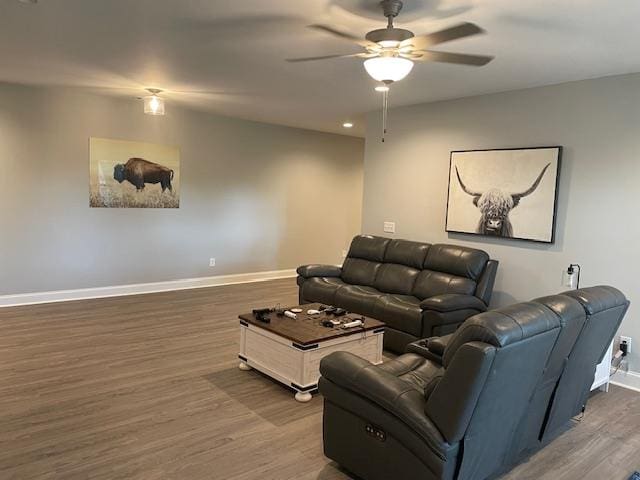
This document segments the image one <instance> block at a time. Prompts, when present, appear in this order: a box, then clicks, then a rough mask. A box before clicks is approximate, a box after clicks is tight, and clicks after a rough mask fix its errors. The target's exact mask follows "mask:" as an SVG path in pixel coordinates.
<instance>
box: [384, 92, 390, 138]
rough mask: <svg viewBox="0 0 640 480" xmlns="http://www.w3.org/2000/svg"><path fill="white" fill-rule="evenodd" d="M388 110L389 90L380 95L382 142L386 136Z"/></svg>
mask: <svg viewBox="0 0 640 480" xmlns="http://www.w3.org/2000/svg"><path fill="white" fill-rule="evenodd" d="M388 109H389V90H385V91H384V92H383V93H382V141H383V142H384V137H385V135H386V134H387V115H388V113H387V112H388Z"/></svg>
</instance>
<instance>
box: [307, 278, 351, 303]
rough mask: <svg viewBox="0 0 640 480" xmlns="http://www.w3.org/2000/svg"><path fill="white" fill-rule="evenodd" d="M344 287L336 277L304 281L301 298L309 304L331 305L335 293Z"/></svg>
mask: <svg viewBox="0 0 640 480" xmlns="http://www.w3.org/2000/svg"><path fill="white" fill-rule="evenodd" d="M344 285H346V284H345V283H344V282H343V281H342V280H341V279H339V278H337V277H314V278H308V279H307V280H305V282H304V284H303V285H302V298H304V299H305V300H307V301H309V302H318V303H325V304H327V305H333V304H334V301H335V296H336V292H337V291H338V289H339V288H340V287H342V286H344Z"/></svg>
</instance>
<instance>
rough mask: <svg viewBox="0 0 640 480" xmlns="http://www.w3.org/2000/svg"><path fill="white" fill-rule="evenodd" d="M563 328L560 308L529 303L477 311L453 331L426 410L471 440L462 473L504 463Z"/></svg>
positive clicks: (452, 439) (476, 474)
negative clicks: (558, 312) (561, 326)
mask: <svg viewBox="0 0 640 480" xmlns="http://www.w3.org/2000/svg"><path fill="white" fill-rule="evenodd" d="M559 331H560V323H559V320H558V317H557V315H556V314H555V313H554V312H552V311H551V310H549V309H548V308H547V307H546V306H544V305H541V304H539V303H535V302H527V303H521V304H518V305H512V306H509V307H505V308H501V309H498V310H493V311H490V312H485V313H481V314H478V315H475V316H474V317H471V318H470V319H468V320H467V321H466V322H465V323H464V324H463V325H462V326H461V327H460V328H459V329H458V330H457V331H456V333H454V334H453V336H452V337H451V340H450V341H449V343H448V344H447V347H446V348H445V352H444V357H443V365H444V367H445V373H444V376H443V377H442V380H441V381H440V382H439V383H438V385H437V386H436V387H435V389H434V390H433V392H432V393H431V395H430V396H429V398H428V399H427V402H426V406H425V413H426V414H427V416H428V417H429V418H430V419H431V420H432V421H433V422H434V424H435V425H436V426H437V427H438V430H440V432H442V434H443V436H444V437H445V439H446V440H447V441H448V442H449V443H456V442H458V441H463V442H464V456H463V458H462V463H461V464H460V466H459V469H460V474H459V478H467V479H468V478H487V477H488V476H489V475H490V474H491V473H493V472H495V471H497V470H498V469H499V468H500V467H501V466H502V465H503V462H504V460H505V457H506V455H507V453H508V452H509V450H510V449H511V444H512V442H513V440H514V438H513V435H514V432H515V430H516V428H517V426H518V424H519V423H520V421H521V419H522V417H523V416H524V415H527V413H528V411H527V409H528V406H529V400H530V399H531V396H532V393H533V391H534V389H535V386H536V385H537V384H538V382H539V380H540V378H541V377H542V375H543V373H544V369H545V366H546V365H547V361H548V359H549V355H550V353H551V351H552V349H553V347H554V345H555V343H556V340H557V338H558V334H559ZM592 375H593V372H592Z"/></svg>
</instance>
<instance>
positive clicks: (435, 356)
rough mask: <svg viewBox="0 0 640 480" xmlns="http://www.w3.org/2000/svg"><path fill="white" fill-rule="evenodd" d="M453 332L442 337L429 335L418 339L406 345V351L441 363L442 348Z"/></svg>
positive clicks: (445, 346) (445, 345)
mask: <svg viewBox="0 0 640 480" xmlns="http://www.w3.org/2000/svg"><path fill="white" fill-rule="evenodd" d="M452 335H453V334H449V335H444V336H442V337H431V338H425V339H422V340H418V341H417V342H413V343H410V344H409V345H407V350H406V352H407V353H417V354H418V355H420V356H422V357H424V358H426V359H428V360H431V361H433V362H436V363H438V364H440V365H442V357H443V355H444V349H445V348H447V345H448V343H449V341H450V340H451V337H452Z"/></svg>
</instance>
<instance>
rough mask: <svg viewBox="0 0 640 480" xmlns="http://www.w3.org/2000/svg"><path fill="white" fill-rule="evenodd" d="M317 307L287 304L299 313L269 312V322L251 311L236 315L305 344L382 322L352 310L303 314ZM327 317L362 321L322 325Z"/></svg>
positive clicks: (349, 333)
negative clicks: (337, 313) (293, 315)
mask: <svg viewBox="0 0 640 480" xmlns="http://www.w3.org/2000/svg"><path fill="white" fill-rule="evenodd" d="M318 307H320V304H319V303H311V304H309V305H300V306H297V305H296V306H291V307H288V309H291V308H301V309H302V313H298V314H296V315H297V316H298V318H296V319H293V318H289V317H285V316H278V315H276V314H275V312H274V313H270V314H269V315H268V317H269V318H270V319H271V322H270V323H265V322H261V321H260V320H257V319H256V318H255V316H254V315H253V313H245V314H243V315H240V316H239V318H240V320H243V321H244V322H247V323H249V324H251V325H255V326H256V327H260V328H263V329H264V330H267V331H269V332H272V333H275V334H276V335H279V336H281V337H284V338H286V339H288V340H291V341H292V342H295V343H298V344H300V345H309V344H313V343H318V342H322V341H324V340H329V339H332V338H338V337H344V336H346V335H352V334H354V333H357V332H362V331H370V330H377V329H379V328H383V327H384V323H383V322H381V321H380V320H376V319H375V318H370V317H363V316H362V315H358V314H355V313H348V314H347V315H344V316H342V317H335V316H334V315H327V314H325V313H320V314H318V315H307V310H312V309H315V310H317V309H318ZM328 318H329V319H330V318H338V319H340V320H342V321H344V322H348V321H352V320H355V319H362V318H364V325H363V326H362V327H353V328H346V329H345V328H340V327H334V328H330V327H324V326H323V325H322V321H323V320H326V319H328Z"/></svg>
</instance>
